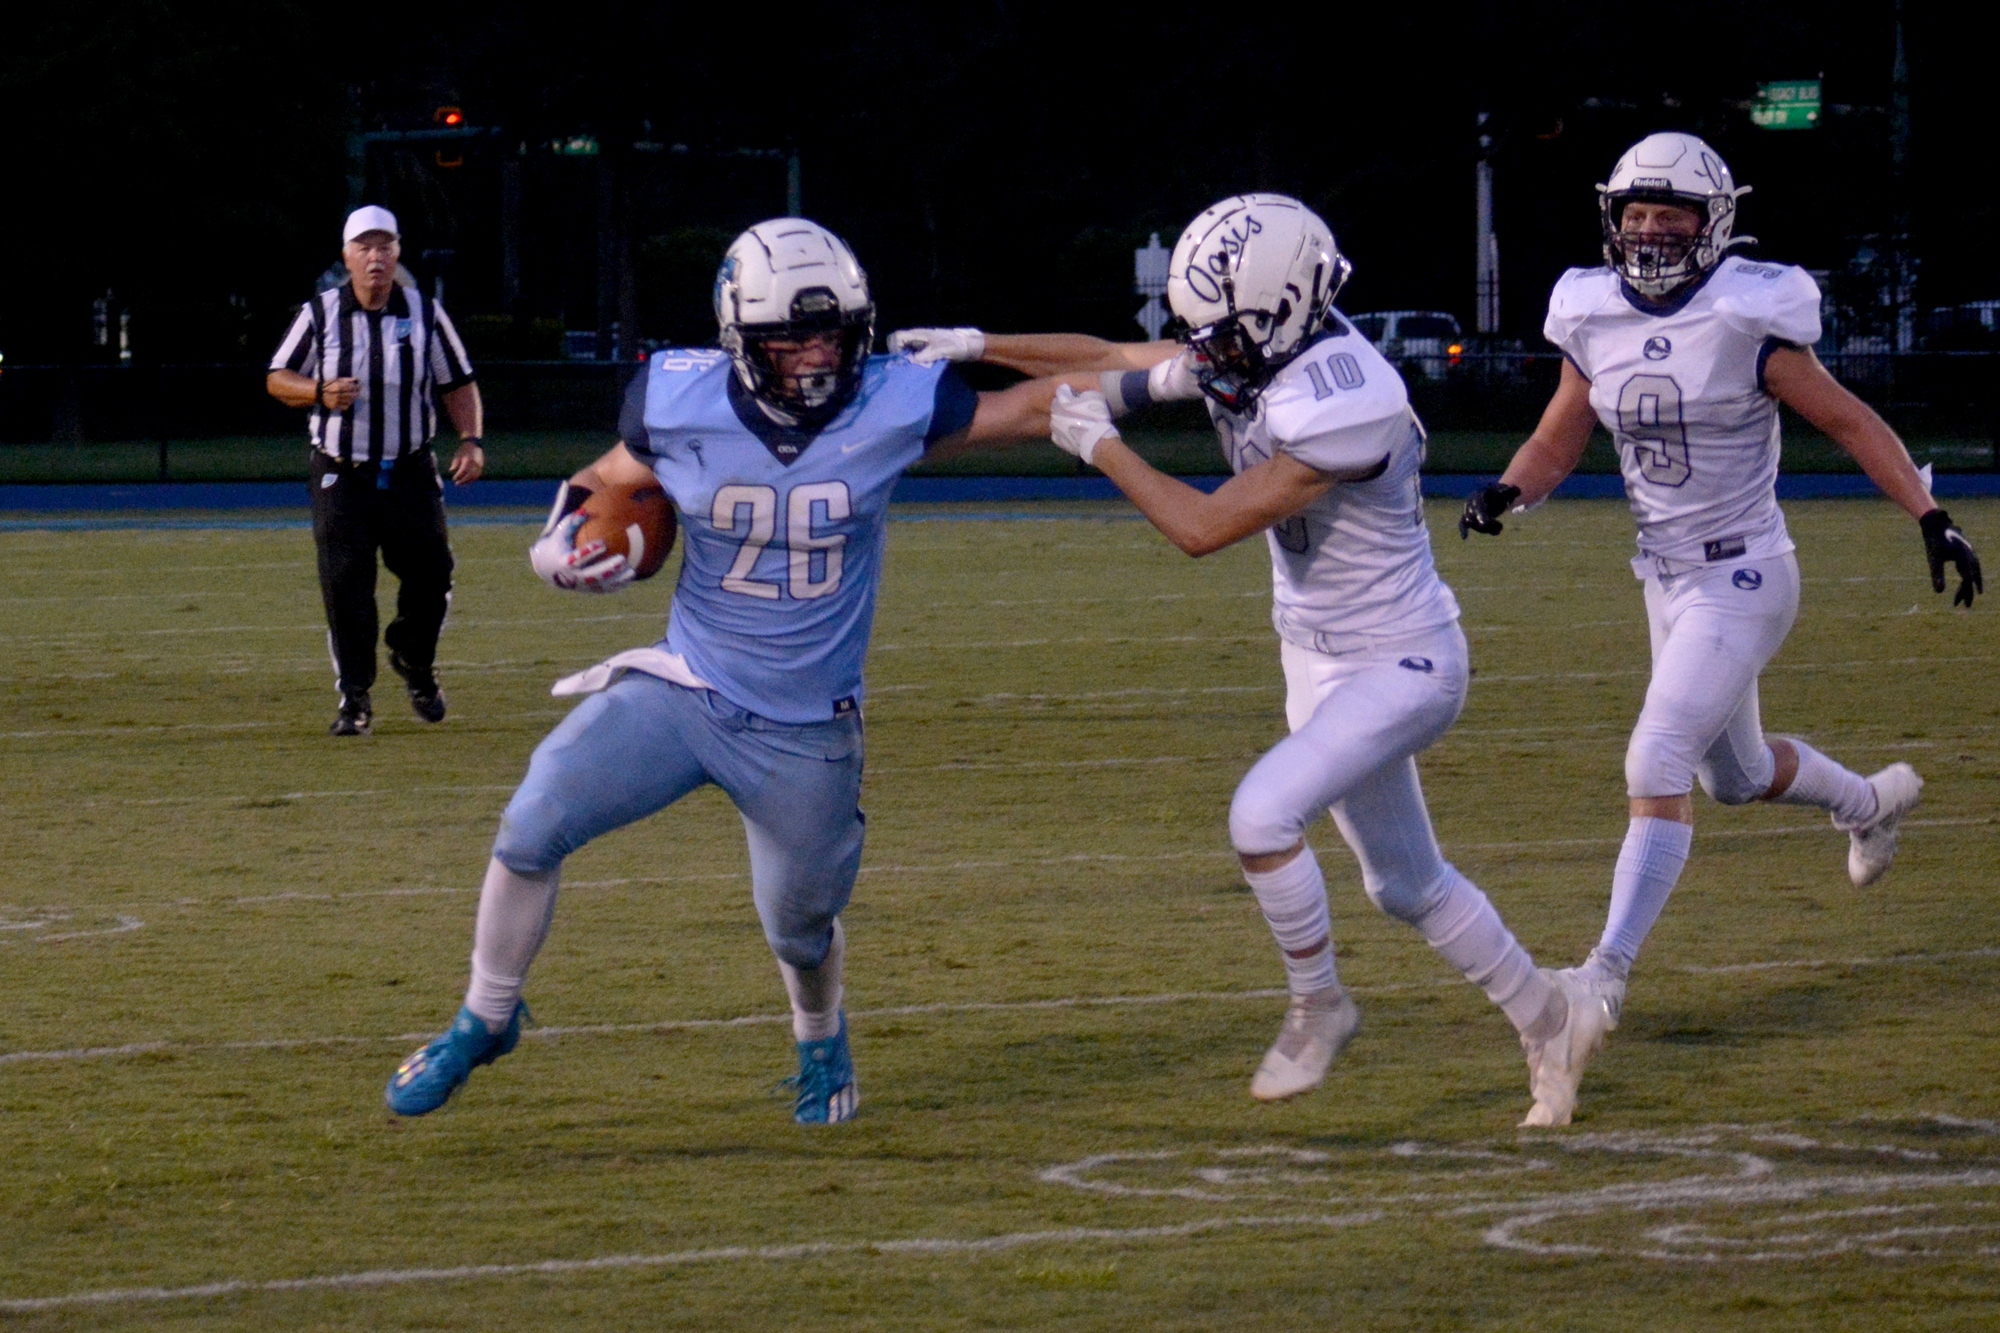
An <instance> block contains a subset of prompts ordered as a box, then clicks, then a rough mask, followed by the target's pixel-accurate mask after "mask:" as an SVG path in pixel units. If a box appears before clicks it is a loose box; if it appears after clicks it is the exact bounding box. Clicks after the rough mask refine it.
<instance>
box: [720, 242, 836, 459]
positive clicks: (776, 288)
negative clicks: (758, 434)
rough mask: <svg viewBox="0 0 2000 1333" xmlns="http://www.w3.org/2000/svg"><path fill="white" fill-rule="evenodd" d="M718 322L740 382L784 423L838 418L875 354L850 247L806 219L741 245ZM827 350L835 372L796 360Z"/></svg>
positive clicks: (723, 283)
mask: <svg viewBox="0 0 2000 1333" xmlns="http://www.w3.org/2000/svg"><path fill="white" fill-rule="evenodd" d="M715 316H716V323H717V325H718V328H719V337H718V341H719V342H720V344H721V346H722V349H723V350H724V351H726V352H728V353H729V356H730V359H731V360H732V361H733V362H734V363H735V369H736V376H737V379H738V380H739V381H740V382H741V383H742V385H743V387H744V388H745V389H747V390H749V391H750V393H751V395H752V396H753V397H755V398H756V399H757V400H758V402H759V403H761V404H762V405H763V406H764V407H765V408H766V409H767V410H768V411H769V412H770V413H771V414H772V415H773V416H776V417H779V418H781V419H783V420H784V421H785V422H786V424H791V425H799V426H808V427H811V426H820V425H824V424H825V423H826V422H828V421H831V420H832V419H833V418H834V417H835V416H837V415H839V413H840V410H841V409H842V408H844V407H845V406H847V403H848V401H849V400H850V399H852V398H853V397H854V394H855V393H856V391H857V390H859V389H860V387H861V377H862V374H863V372H864V371H865V370H866V368H867V363H868V355H869V353H870V352H871V351H873V350H874V343H875V304H874V302H873V301H872V300H871V299H870V298H869V295H868V277H867V275H866V274H865V273H863V272H862V271H861V265H860V264H859V263H858V262H856V260H855V258H854V254H853V252H852V251H850V250H849V249H848V248H847V245H846V243H845V242H843V241H842V240H841V239H840V238H839V237H838V236H835V235H834V234H833V233H832V232H830V231H828V230H826V229H825V228H824V227H821V226H818V225H817V224H815V223H811V222H807V221H805V220H804V219H801V218H777V219H774V220H772V221H770V222H760V223H758V224H757V225H756V226H754V227H752V228H750V230H748V231H746V232H744V233H743V234H742V235H741V236H739V237H737V238H736V240H735V242H734V243H733V244H731V245H730V247H729V252H728V254H727V255H726V256H725V257H724V258H723V261H722V267H721V269H720V270H719V271H718V272H717V273H716V277H715ZM826 341H831V343H832V347H831V349H828V350H831V351H832V352H833V357H832V363H831V364H830V365H823V366H820V365H815V366H813V367H812V368H809V369H803V370H802V369H801V368H800V366H799V363H798V358H800V357H801V356H802V355H809V354H810V353H811V352H813V351H814V350H815V348H814V347H813V344H815V342H819V343H820V344H821V345H822V348H823V347H824V343H825V342H826ZM814 359H815V360H816V359H817V358H814Z"/></svg>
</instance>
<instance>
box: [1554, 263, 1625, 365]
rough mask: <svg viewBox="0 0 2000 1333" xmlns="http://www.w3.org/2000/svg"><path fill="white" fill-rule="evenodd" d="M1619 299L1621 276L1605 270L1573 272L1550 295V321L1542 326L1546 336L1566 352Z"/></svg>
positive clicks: (1590, 269) (1557, 281)
mask: <svg viewBox="0 0 2000 1333" xmlns="http://www.w3.org/2000/svg"><path fill="white" fill-rule="evenodd" d="M1617 295H1618V275H1617V274H1615V273H1613V272H1612V271H1611V270H1610V269H1608V268H1605V267H1603V266H1601V265H1600V266H1599V267H1597V268H1573V269H1570V270H1569V271H1568V272H1566V273H1564V274H1563V275H1562V276H1561V277H1560V278H1558V279H1556V285H1555V290H1553V291H1551V292H1550V293H1549V317H1548V318H1547V319H1546V320H1544V321H1543V322H1542V336H1543V337H1544V338H1547V339H1548V340H1549V341H1550V342H1552V343H1554V344H1555V345H1556V346H1557V347H1560V348H1562V349H1563V350H1564V351H1568V350H1569V340H1570V337H1571V335H1573V334H1574V333H1575V332H1576V331H1577V328H1578V327H1579V326H1580V325H1581V324H1582V323H1583V321H1584V320H1586V319H1589V318H1590V317H1591V316H1592V315H1594V314H1596V313H1597V312H1598V311H1600V310H1602V309H1603V308H1604V306H1605V303H1606V302H1608V301H1611V300H1612V299H1614V298H1615V297H1617Z"/></svg>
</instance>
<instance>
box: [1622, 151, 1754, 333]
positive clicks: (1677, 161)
mask: <svg viewBox="0 0 2000 1333" xmlns="http://www.w3.org/2000/svg"><path fill="white" fill-rule="evenodd" d="M1597 191H1598V216H1599V223H1600V227H1601V230H1602V233H1603V237H1604V262H1605V264H1606V266H1607V267H1609V268H1610V269H1611V270H1612V271H1613V272H1614V273H1617V274H1618V275H1619V276H1620V277H1621V278H1623V279H1624V280H1625V283H1626V285H1627V286H1629V287H1631V288H1632V290H1633V291H1635V292H1637V293H1639V295H1641V296H1643V297H1645V298H1646V299H1648V300H1651V301H1664V300H1667V299H1669V298H1671V297H1672V296H1674V294H1675V293H1677V292H1679V291H1680V290H1681V289H1683V288H1685V287H1688V286H1690V285H1691V284H1694V283H1696V282H1698V281H1700V280H1701V279H1703V278H1705V277H1706V276H1707V275H1708V274H1709V272H1710V271H1711V270H1713V269H1714V268H1715V266H1716V265H1717V264H1719V263H1721V262H1722V260H1723V257H1724V256H1725V255H1727V254H1728V253H1729V251H1730V250H1732V249H1734V248H1735V247H1737V246H1741V245H1750V244H1754V240H1753V238H1751V237H1748V236H1739V237H1732V236H1731V235H1730V233H1731V232H1732V231H1733V230H1734V228H1735V223H1736V201H1737V200H1738V199H1740V198H1742V197H1743V196H1744V195H1746V194H1748V193H1749V192H1750V189H1749V187H1748V186H1742V187H1738V186H1737V184H1736V182H1735V179H1734V178H1733V177H1732V176H1731V175H1730V174H1729V166H1728V164H1727V163H1725V162H1724V161H1723V160H1722V159H1721V157H1719V156H1717V154H1716V152H1715V150H1714V149H1712V148H1710V147H1709V146H1708V145H1707V144H1706V143H1703V142H1702V141H1701V140H1700V139H1697V138H1695V137H1694V136H1693V135H1691V134H1654V135H1650V136H1648V137H1647V138H1644V139H1641V140H1640V141H1639V142H1638V143H1636V144H1634V145H1632V147H1630V148H1629V149H1627V150H1626V151H1625V155H1624V156H1623V157H1621V158H1619V159H1618V165H1617V166H1616V167H1614V168H1613V169H1612V172H1611V179H1610V180H1608V181H1606V182H1605V183H1604V184H1602V185H1599V186H1598V187H1597ZM1628 204H1666V205H1671V206H1673V207H1675V208H1681V209H1686V210H1687V211H1688V212H1690V213H1692V214H1693V215H1694V216H1695V218H1696V219H1697V227H1696V230H1695V231H1694V232H1693V233H1692V234H1691V235H1688V234H1679V233H1676V232H1673V231H1662V230H1656V229H1644V230H1641V229H1633V230H1627V229H1626V227H1625V225H1624V221H1625V209H1626V206H1627V205H1628Z"/></svg>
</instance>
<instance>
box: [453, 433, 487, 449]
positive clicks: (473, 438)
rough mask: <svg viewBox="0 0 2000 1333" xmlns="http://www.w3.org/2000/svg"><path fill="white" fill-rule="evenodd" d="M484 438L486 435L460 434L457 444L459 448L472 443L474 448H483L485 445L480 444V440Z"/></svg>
mask: <svg viewBox="0 0 2000 1333" xmlns="http://www.w3.org/2000/svg"><path fill="white" fill-rule="evenodd" d="M484 438H486V437H485V436H483V435H461V436H459V437H458V444H459V447H460V448H461V449H462V448H464V447H465V446H466V445H468V444H470V445H473V446H474V447H476V448H482V449H483V448H485V446H484V445H482V444H480V441H481V440H483V439H484Z"/></svg>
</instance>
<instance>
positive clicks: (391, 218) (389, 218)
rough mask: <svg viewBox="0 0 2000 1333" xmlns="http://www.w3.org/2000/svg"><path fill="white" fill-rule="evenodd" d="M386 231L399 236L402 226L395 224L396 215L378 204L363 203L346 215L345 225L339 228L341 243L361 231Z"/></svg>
mask: <svg viewBox="0 0 2000 1333" xmlns="http://www.w3.org/2000/svg"><path fill="white" fill-rule="evenodd" d="M369 231H386V232H388V233H389V234H390V235H391V236H401V235H402V228H400V227H398V226H397V225H396V215H395V214H394V213H391V212H390V211H389V210H388V209H386V208H384V207H382V206H381V205H380V204H363V205H362V206H361V207H360V208H357V209H355V210H354V211H353V212H352V213H349V214H348V215H347V225H346V226H345V227H342V228H341V229H340V243H341V244H342V245H345V244H347V242H349V241H351V240H353V239H354V238H355V237H357V236H359V235H361V234H362V233H363V232H369Z"/></svg>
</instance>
